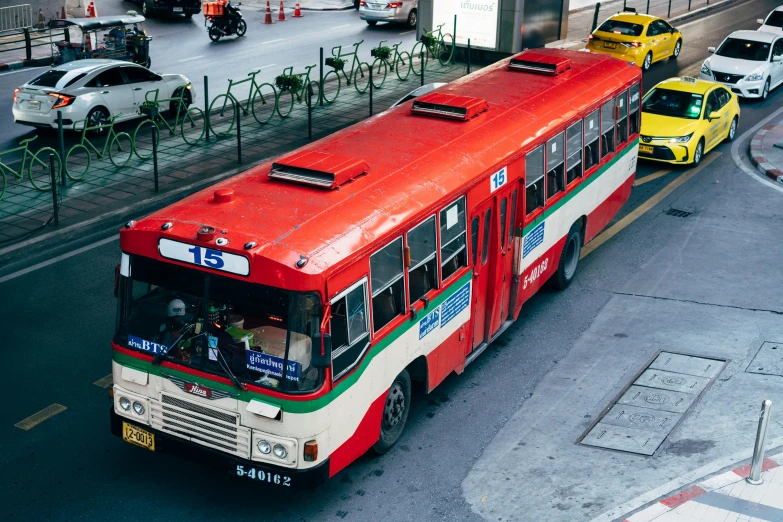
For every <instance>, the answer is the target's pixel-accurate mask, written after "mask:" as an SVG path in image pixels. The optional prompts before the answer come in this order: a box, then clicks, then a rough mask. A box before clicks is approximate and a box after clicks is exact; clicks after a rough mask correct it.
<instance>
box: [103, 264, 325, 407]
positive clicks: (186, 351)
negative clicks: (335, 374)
mask: <svg viewBox="0 0 783 522" xmlns="http://www.w3.org/2000/svg"><path fill="white" fill-rule="evenodd" d="M119 291H120V294H119V296H120V300H119V307H120V309H119V311H118V314H119V317H118V328H117V334H116V336H115V342H116V343H117V344H119V345H121V346H124V347H126V348H129V349H131V350H137V351H140V352H143V353H147V354H149V355H156V356H157V355H161V354H163V355H161V358H162V360H165V361H170V362H174V363H177V364H182V365H185V366H189V367H192V368H195V369H198V370H200V371H202V372H206V373H212V374H215V375H220V376H223V377H229V378H230V377H231V376H230V375H228V374H227V372H226V370H225V367H226V366H227V367H228V368H229V369H230V370H231V373H233V374H234V376H236V378H237V379H238V380H239V381H241V382H245V383H253V384H257V385H260V386H266V387H270V388H275V389H277V390H279V391H283V392H290V393H297V392H299V393H304V392H310V391H313V390H316V389H318V388H319V387H320V386H321V384H322V382H323V373H324V372H323V370H320V369H316V368H314V367H312V366H311V364H310V363H311V359H312V352H311V336H312V335H313V334H315V333H317V332H318V331H319V325H320V316H321V310H320V308H321V307H320V300H319V298H318V295H317V294H315V293H312V294H310V293H298V292H290V291H287V290H281V289H278V288H273V287H270V286H265V285H259V284H255V283H249V282H244V281H238V280H236V279H232V278H228V277H223V276H219V275H213V274H208V273H205V272H201V271H199V270H194V269H190V268H185V267H181V266H177V265H173V264H169V263H163V262H160V261H155V260H152V259H149V258H145V257H140V256H130V277H125V276H123V277H121V279H120V286H119Z"/></svg>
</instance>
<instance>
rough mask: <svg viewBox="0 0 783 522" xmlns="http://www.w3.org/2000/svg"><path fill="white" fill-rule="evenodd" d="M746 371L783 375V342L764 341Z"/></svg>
mask: <svg viewBox="0 0 783 522" xmlns="http://www.w3.org/2000/svg"><path fill="white" fill-rule="evenodd" d="M745 371H746V372H749V373H760V374H763V375H778V376H780V377H783V343H773V342H770V341H764V343H763V344H762V345H761V348H759V351H758V352H756V356H755V357H754V358H753V360H752V361H751V362H750V364H749V365H748V367H747V369H746V370H745Z"/></svg>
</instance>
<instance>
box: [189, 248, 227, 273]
mask: <svg viewBox="0 0 783 522" xmlns="http://www.w3.org/2000/svg"><path fill="white" fill-rule="evenodd" d="M188 252H190V253H191V254H193V263H194V264H196V265H202V266H207V267H209V268H218V269H219V268H223V264H224V263H223V252H221V251H220V250H212V249H211V248H203V247H199V246H194V247H193V248H190V249H188Z"/></svg>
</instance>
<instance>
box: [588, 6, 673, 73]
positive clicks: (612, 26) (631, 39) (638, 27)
mask: <svg viewBox="0 0 783 522" xmlns="http://www.w3.org/2000/svg"><path fill="white" fill-rule="evenodd" d="M587 49H588V50H590V51H592V52H594V53H600V54H606V55H608V56H614V57H615V58H620V59H621V60H625V61H626V62H632V63H635V64H636V65H637V66H638V67H641V68H642V70H644V71H646V70H648V69H649V68H650V65H652V64H653V62H657V61H658V60H663V59H664V58H674V59H676V58H677V57H678V56H679V55H680V51H681V50H682V35H681V34H680V31H679V30H677V29H676V28H674V27H672V26H671V25H669V24H668V23H667V22H666V20H663V19H661V18H658V17H657V16H650V15H646V14H638V13H636V11H635V10H634V9H631V8H626V10H625V11H623V12H622V13H618V14H616V15H613V16H610V17H609V18H608V19H607V20H606V21H605V22H604V23H602V24H601V25H600V26H599V27H598V29H596V30H595V31H593V34H591V35H590V36H589V37H588V41H587Z"/></svg>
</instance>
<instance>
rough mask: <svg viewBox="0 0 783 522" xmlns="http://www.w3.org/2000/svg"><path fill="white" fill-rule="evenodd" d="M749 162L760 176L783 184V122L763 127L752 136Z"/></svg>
mask: <svg viewBox="0 0 783 522" xmlns="http://www.w3.org/2000/svg"><path fill="white" fill-rule="evenodd" d="M750 160H751V161H752V162H753V164H754V165H755V166H756V168H758V169H759V170H760V171H761V173H762V174H764V175H765V176H767V177H768V178H770V179H771V180H773V181H778V182H780V183H783V120H781V121H779V122H778V123H777V124H774V125H765V126H764V127H762V128H761V129H759V131H758V132H757V133H756V135H755V136H753V139H752V140H751V141H750Z"/></svg>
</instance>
